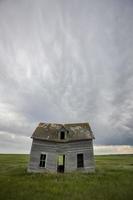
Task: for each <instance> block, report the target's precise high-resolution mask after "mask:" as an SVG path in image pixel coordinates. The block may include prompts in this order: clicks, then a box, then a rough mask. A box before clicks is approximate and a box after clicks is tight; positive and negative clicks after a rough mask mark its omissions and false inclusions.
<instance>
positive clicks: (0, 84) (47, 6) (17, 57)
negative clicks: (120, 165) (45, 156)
mask: <svg viewBox="0 0 133 200" xmlns="http://www.w3.org/2000/svg"><path fill="white" fill-rule="evenodd" d="M40 121H41V122H57V123H65V122H67V123H69V122H90V125H91V127H92V130H93V132H94V135H95V137H96V139H95V145H111V148H112V146H113V145H124V148H125V145H128V147H129V146H130V147H131V146H132V145H133V1H132V0H126V1H125V0H100V1H99V0H93V1H92V0H55V1H53V0H12V1H10V0H0V151H1V152H29V151H30V145H31V139H30V136H31V135H32V132H33V130H34V129H35V127H36V126H37V124H38V123H39V122H40Z"/></svg>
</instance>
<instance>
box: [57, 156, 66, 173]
mask: <svg viewBox="0 0 133 200" xmlns="http://www.w3.org/2000/svg"><path fill="white" fill-rule="evenodd" d="M64 170H65V155H59V156H58V159H57V172H59V173H64Z"/></svg>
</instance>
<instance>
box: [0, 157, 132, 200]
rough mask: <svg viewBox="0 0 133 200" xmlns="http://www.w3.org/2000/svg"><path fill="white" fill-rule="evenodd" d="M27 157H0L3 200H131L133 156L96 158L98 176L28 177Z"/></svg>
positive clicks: (54, 175) (29, 175)
mask: <svg viewBox="0 0 133 200" xmlns="http://www.w3.org/2000/svg"><path fill="white" fill-rule="evenodd" d="M28 159H29V157H28V155H9V154H8V155H4V154H1V155H0V200H29V199H32V200H41V199H43V200H49V199H50V200H52V199H54V200H57V199H58V200H80V199H84V200H90V199H91V200H130V199H131V200H132V199H133V155H111V156H96V157H95V160H96V173H91V174H82V173H69V174H33V173H30V174H28V173H27V172H26V168H27V163H28Z"/></svg>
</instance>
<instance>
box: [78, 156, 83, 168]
mask: <svg viewBox="0 0 133 200" xmlns="http://www.w3.org/2000/svg"><path fill="white" fill-rule="evenodd" d="M81 167H84V157H83V154H82V153H80V154H77V168H81Z"/></svg>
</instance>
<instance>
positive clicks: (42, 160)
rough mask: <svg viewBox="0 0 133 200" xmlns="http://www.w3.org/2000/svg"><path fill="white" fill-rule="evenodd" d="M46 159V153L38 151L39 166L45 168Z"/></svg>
mask: <svg viewBox="0 0 133 200" xmlns="http://www.w3.org/2000/svg"><path fill="white" fill-rule="evenodd" d="M46 160H47V154H46V153H40V161H39V167H40V168H46Z"/></svg>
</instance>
